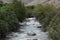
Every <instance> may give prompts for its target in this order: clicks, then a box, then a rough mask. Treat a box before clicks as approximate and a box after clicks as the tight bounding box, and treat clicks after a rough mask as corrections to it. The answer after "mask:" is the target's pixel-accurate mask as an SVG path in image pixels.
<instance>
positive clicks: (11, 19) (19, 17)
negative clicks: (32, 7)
mask: <svg viewBox="0 0 60 40" xmlns="http://www.w3.org/2000/svg"><path fill="white" fill-rule="evenodd" d="M13 1H14V2H13V3H9V4H3V3H2V2H1V3H0V6H1V7H0V34H1V35H0V36H1V37H6V34H8V33H10V32H12V31H15V30H17V29H18V28H19V22H21V21H23V20H24V19H25V16H26V15H25V7H24V5H23V4H22V3H21V1H17V0H13Z"/></svg>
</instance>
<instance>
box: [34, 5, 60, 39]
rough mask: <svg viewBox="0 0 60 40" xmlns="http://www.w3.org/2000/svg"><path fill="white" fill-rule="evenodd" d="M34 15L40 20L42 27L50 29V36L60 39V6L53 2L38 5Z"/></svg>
mask: <svg viewBox="0 0 60 40" xmlns="http://www.w3.org/2000/svg"><path fill="white" fill-rule="evenodd" d="M33 15H34V16H35V17H36V18H37V19H38V20H39V21H40V23H41V24H42V27H43V28H44V29H47V30H48V33H49V38H52V40H60V21H59V20H60V8H59V7H56V6H55V5H52V4H45V5H37V6H35V9H34V11H33Z"/></svg>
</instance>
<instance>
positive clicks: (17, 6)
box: [12, 0, 26, 22]
mask: <svg viewBox="0 0 60 40" xmlns="http://www.w3.org/2000/svg"><path fill="white" fill-rule="evenodd" d="M12 6H13V11H14V12H15V14H16V16H17V18H18V19H19V21H20V22H22V21H23V20H24V19H25V17H26V13H25V12H26V10H25V7H24V4H23V3H22V2H21V1H17V0H13V3H12Z"/></svg>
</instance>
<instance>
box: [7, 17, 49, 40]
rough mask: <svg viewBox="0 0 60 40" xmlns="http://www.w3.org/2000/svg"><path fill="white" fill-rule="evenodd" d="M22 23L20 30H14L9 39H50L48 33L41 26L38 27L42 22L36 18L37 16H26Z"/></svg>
mask: <svg viewBox="0 0 60 40" xmlns="http://www.w3.org/2000/svg"><path fill="white" fill-rule="evenodd" d="M19 24H21V25H22V26H21V28H20V31H22V32H21V33H20V32H12V33H11V34H9V35H8V36H7V37H9V39H8V40H48V35H47V34H48V33H47V32H43V31H42V30H41V28H37V27H38V26H41V24H40V23H39V22H38V21H37V20H36V18H35V17H32V18H26V21H24V22H23V23H19Z"/></svg>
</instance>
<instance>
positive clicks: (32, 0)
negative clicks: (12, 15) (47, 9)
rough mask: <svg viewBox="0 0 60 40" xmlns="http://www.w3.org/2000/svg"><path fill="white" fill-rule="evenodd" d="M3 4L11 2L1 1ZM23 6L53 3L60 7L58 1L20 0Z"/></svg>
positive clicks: (9, 0) (59, 1)
mask: <svg viewBox="0 0 60 40" xmlns="http://www.w3.org/2000/svg"><path fill="white" fill-rule="evenodd" d="M2 1H3V2H5V3H9V2H11V0H2ZM22 2H23V3H24V4H25V5H27V6H28V5H36V4H45V3H53V4H56V5H60V0H22Z"/></svg>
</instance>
